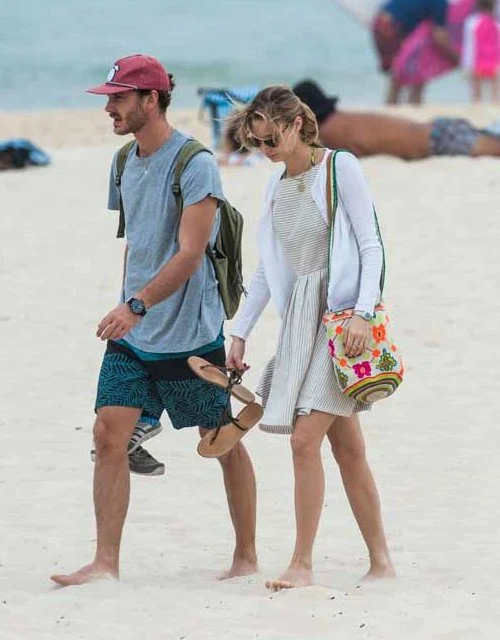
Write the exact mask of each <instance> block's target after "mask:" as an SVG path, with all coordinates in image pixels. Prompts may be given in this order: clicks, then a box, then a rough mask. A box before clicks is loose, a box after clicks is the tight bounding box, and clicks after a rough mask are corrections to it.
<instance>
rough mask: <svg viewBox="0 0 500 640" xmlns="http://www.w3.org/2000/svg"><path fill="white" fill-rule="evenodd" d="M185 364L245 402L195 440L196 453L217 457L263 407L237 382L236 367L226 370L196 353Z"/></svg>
mask: <svg viewBox="0 0 500 640" xmlns="http://www.w3.org/2000/svg"><path fill="white" fill-rule="evenodd" d="M188 365H189V366H190V367H191V369H192V371H193V372H194V373H195V374H196V375H197V376H198V378H201V379H202V380H204V381H205V382H208V383H210V384H215V385H217V386H218V387H221V388H222V389H225V390H226V391H227V393H228V396H234V397H235V398H236V399H237V400H239V401H240V402H242V403H243V404H244V405H245V407H243V409H242V410H241V411H240V412H239V413H238V415H237V416H236V418H233V416H232V415H231V414H230V413H229V415H228V414H226V415H225V416H224V418H225V419H228V420H229V422H227V423H226V424H223V425H221V426H219V427H216V428H215V429H211V430H210V431H209V432H208V433H206V434H205V435H204V436H203V438H201V440H200V442H199V444H198V449H197V450H198V453H199V454H200V456H203V457H204V458H219V457H220V456H223V455H224V454H225V453H227V452H228V451H230V450H231V449H232V448H233V447H234V445H235V444H236V443H237V442H239V441H240V440H241V438H243V436H244V435H245V434H246V433H248V431H250V429H251V428H252V427H254V426H255V425H256V424H257V423H258V422H259V420H260V419H261V417H262V414H263V409H262V407H261V406H260V404H257V403H256V402H255V396H254V394H253V393H252V392H251V391H249V390H248V389H247V388H246V387H244V386H243V385H242V384H241V375H240V373H239V372H238V371H229V372H227V371H226V370H225V369H223V368H222V367H217V366H216V365H214V364H211V363H210V362H207V361H206V360H204V359H203V358H200V357H198V356H191V357H190V358H188ZM228 406H229V403H228Z"/></svg>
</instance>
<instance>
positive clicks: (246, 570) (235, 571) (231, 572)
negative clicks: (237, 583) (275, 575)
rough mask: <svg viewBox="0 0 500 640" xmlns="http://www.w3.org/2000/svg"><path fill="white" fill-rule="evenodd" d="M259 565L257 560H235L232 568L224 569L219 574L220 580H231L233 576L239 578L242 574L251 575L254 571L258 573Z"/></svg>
mask: <svg viewBox="0 0 500 640" xmlns="http://www.w3.org/2000/svg"><path fill="white" fill-rule="evenodd" d="M258 571H259V567H258V565H257V561H256V560H253V561H251V560H236V559H235V560H233V564H232V565H231V568H230V569H228V570H227V571H224V573H223V574H222V575H220V576H219V578H218V580H230V579H231V578H239V577H241V576H250V575H252V573H257V572H258Z"/></svg>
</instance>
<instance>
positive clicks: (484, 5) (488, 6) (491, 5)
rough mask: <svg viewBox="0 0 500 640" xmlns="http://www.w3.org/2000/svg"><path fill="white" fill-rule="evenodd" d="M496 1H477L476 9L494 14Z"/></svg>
mask: <svg viewBox="0 0 500 640" xmlns="http://www.w3.org/2000/svg"><path fill="white" fill-rule="evenodd" d="M495 4H496V3H495V0H477V2H476V9H477V10H478V11H487V12H488V13H493V11H494V10H495Z"/></svg>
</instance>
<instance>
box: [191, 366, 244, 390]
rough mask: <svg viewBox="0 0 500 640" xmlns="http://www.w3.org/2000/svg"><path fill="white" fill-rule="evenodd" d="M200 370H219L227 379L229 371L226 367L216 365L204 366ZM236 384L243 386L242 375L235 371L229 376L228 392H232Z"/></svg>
mask: <svg viewBox="0 0 500 640" xmlns="http://www.w3.org/2000/svg"><path fill="white" fill-rule="evenodd" d="M200 369H217V371H220V372H221V373H223V374H224V376H226V378H227V369H224V367H218V366H217V365H216V364H202V365H201V367H200ZM236 384H241V375H240V374H239V373H238V372H237V371H235V370H233V371H231V373H230V374H229V378H227V387H226V389H227V391H231V390H232V388H233V387H234V386H235V385H236Z"/></svg>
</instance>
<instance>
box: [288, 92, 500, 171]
mask: <svg viewBox="0 0 500 640" xmlns="http://www.w3.org/2000/svg"><path fill="white" fill-rule="evenodd" d="M293 91H294V93H295V94H296V95H297V96H298V97H299V98H300V99H301V100H302V102H304V103H305V104H307V105H308V106H309V107H310V108H311V109H312V111H313V112H314V115H315V116H316V119H317V121H318V125H319V137H320V140H321V142H322V144H324V145H325V146H326V147H329V148H331V149H348V150H349V151H351V152H352V153H354V154H355V155H356V156H358V158H362V157H364V156H373V155H379V154H382V155H388V156H395V157H396V158H401V159H402V160H421V159H422V158H428V157H429V156H471V157H478V156H500V137H499V136H497V135H494V134H492V133H488V132H487V131H485V130H481V129H477V128H476V127H474V126H473V125H472V124H471V123H470V122H468V121H467V120H464V119H462V118H436V119H435V120H432V121H430V122H415V121H413V120H410V119H408V118H401V117H398V116H391V115H386V114H383V113H375V112H371V113H370V112H355V111H341V110H340V109H338V108H337V103H338V98H336V97H330V96H327V95H326V94H325V93H324V92H323V90H322V89H321V87H320V86H319V85H318V84H317V83H316V82H314V81H312V80H304V81H302V82H299V83H298V84H296V85H295V86H294V87H293Z"/></svg>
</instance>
